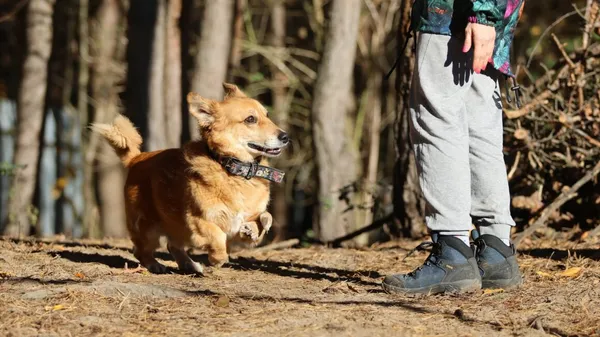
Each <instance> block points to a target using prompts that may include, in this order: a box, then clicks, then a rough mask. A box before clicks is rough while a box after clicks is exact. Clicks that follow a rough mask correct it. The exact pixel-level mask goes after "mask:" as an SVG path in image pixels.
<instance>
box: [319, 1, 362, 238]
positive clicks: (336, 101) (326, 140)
mask: <svg viewBox="0 0 600 337" xmlns="http://www.w3.org/2000/svg"><path fill="white" fill-rule="evenodd" d="M361 3H362V1H361V0H333V1H332V7H331V19H330V21H329V28H328V32H327V35H326V39H325V47H324V52H323V57H322V59H321V64H320V66H319V72H318V77H317V81H316V83H315V89H314V101H313V107H312V121H313V143H314V147H315V153H316V163H317V166H318V182H319V192H318V193H319V195H318V197H319V204H318V207H317V211H316V214H315V219H314V229H315V232H316V233H317V236H318V238H319V239H320V240H321V241H325V242H327V241H331V240H333V239H335V238H336V237H339V236H342V235H344V234H346V233H348V232H349V231H352V230H353V229H355V226H356V220H357V219H356V213H355V211H354V210H346V209H347V208H348V207H349V206H350V205H348V204H347V203H346V202H344V201H342V200H340V197H342V199H343V198H344V197H345V196H347V191H345V189H346V188H347V187H348V186H352V185H353V184H355V183H356V181H357V178H358V176H359V170H360V165H359V162H358V150H357V149H356V145H355V144H354V142H353V141H352V139H353V138H352V131H353V130H352V127H351V125H352V124H351V122H350V119H349V113H350V111H351V110H352V109H353V107H354V104H353V94H352V78H353V76H352V75H353V69H354V61H355V56H356V41H357V37H358V26H359V17H360V9H361Z"/></svg>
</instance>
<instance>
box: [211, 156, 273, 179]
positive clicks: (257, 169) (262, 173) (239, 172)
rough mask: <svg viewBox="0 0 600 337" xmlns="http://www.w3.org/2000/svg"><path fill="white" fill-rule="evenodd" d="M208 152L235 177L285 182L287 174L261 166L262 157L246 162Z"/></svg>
mask: <svg viewBox="0 0 600 337" xmlns="http://www.w3.org/2000/svg"><path fill="white" fill-rule="evenodd" d="M208 152H209V153H210V156H211V157H212V158H213V159H214V160H215V161H216V162H217V163H219V164H221V166H223V168H225V170H226V171H227V172H229V173H230V174H232V175H234V176H240V177H244V178H246V179H248V180H250V179H252V178H254V177H258V178H263V179H266V180H269V181H272V182H274V183H278V184H279V183H281V182H282V181H283V177H284V176H285V172H283V171H281V170H278V169H275V168H272V167H268V166H263V165H259V164H258V163H259V162H260V160H261V159H262V157H258V158H256V160H255V161H253V162H245V161H241V160H239V159H237V158H234V157H229V156H221V155H218V154H216V153H215V152H214V151H211V150H210V149H209V151H208Z"/></svg>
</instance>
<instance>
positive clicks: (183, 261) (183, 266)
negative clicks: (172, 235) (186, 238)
mask: <svg viewBox="0 0 600 337" xmlns="http://www.w3.org/2000/svg"><path fill="white" fill-rule="evenodd" d="M167 249H168V250H169V253H171V255H172V256H173V258H174V259H175V261H176V262H177V265H178V266H179V270H181V271H182V272H184V273H190V274H202V273H203V272H204V269H203V268H202V265H201V264H200V263H198V262H196V261H194V260H192V258H191V257H190V256H189V255H188V253H187V252H186V251H185V249H184V245H180V244H177V243H175V242H174V241H171V240H169V243H168V244H167Z"/></svg>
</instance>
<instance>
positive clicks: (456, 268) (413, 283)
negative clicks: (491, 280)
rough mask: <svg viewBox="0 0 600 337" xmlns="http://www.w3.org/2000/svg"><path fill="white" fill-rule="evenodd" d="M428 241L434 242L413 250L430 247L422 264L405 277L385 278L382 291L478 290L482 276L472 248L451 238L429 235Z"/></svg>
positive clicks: (413, 292) (411, 292)
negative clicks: (429, 252) (429, 239)
mask: <svg viewBox="0 0 600 337" xmlns="http://www.w3.org/2000/svg"><path fill="white" fill-rule="evenodd" d="M431 239H432V241H433V242H423V243H422V244H420V245H419V246H417V248H415V250H422V249H423V248H425V247H427V246H431V247H432V251H431V254H429V257H427V260H426V261H425V263H424V264H423V265H422V266H420V267H419V268H417V269H415V270H414V271H412V272H410V273H408V274H396V275H390V276H387V277H386V278H385V280H383V284H382V286H383V289H384V290H385V291H386V292H388V293H392V292H395V293H405V294H437V293H444V292H452V293H464V292H471V291H477V290H479V289H481V276H480V275H479V270H478V269H477V261H476V260H475V256H474V255H473V251H472V250H471V248H470V247H469V246H467V245H465V243H464V242H463V241H461V240H460V239H458V238H455V237H453V236H445V235H443V236H438V235H437V234H432V235H431ZM413 251H414V250H413ZM411 253H412V252H411ZM409 255H410V253H409Z"/></svg>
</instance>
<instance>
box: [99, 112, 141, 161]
mask: <svg viewBox="0 0 600 337" xmlns="http://www.w3.org/2000/svg"><path fill="white" fill-rule="evenodd" d="M90 129H91V130H92V131H93V132H97V133H99V134H100V135H102V136H103V137H104V138H106V140H107V141H108V143H109V144H110V146H112V148H113V149H114V150H115V152H116V153H117V155H118V156H119V158H120V159H121V162H123V165H125V167H129V163H130V162H131V160H132V159H133V158H135V157H136V156H137V155H139V154H140V153H141V151H140V147H141V145H142V136H141V135H140V133H139V132H138V131H137V129H136V128H135V126H134V125H133V123H131V121H130V120H129V119H127V117H125V116H123V115H121V114H119V115H117V117H116V118H115V119H114V120H113V122H112V124H100V123H92V125H90Z"/></svg>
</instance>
